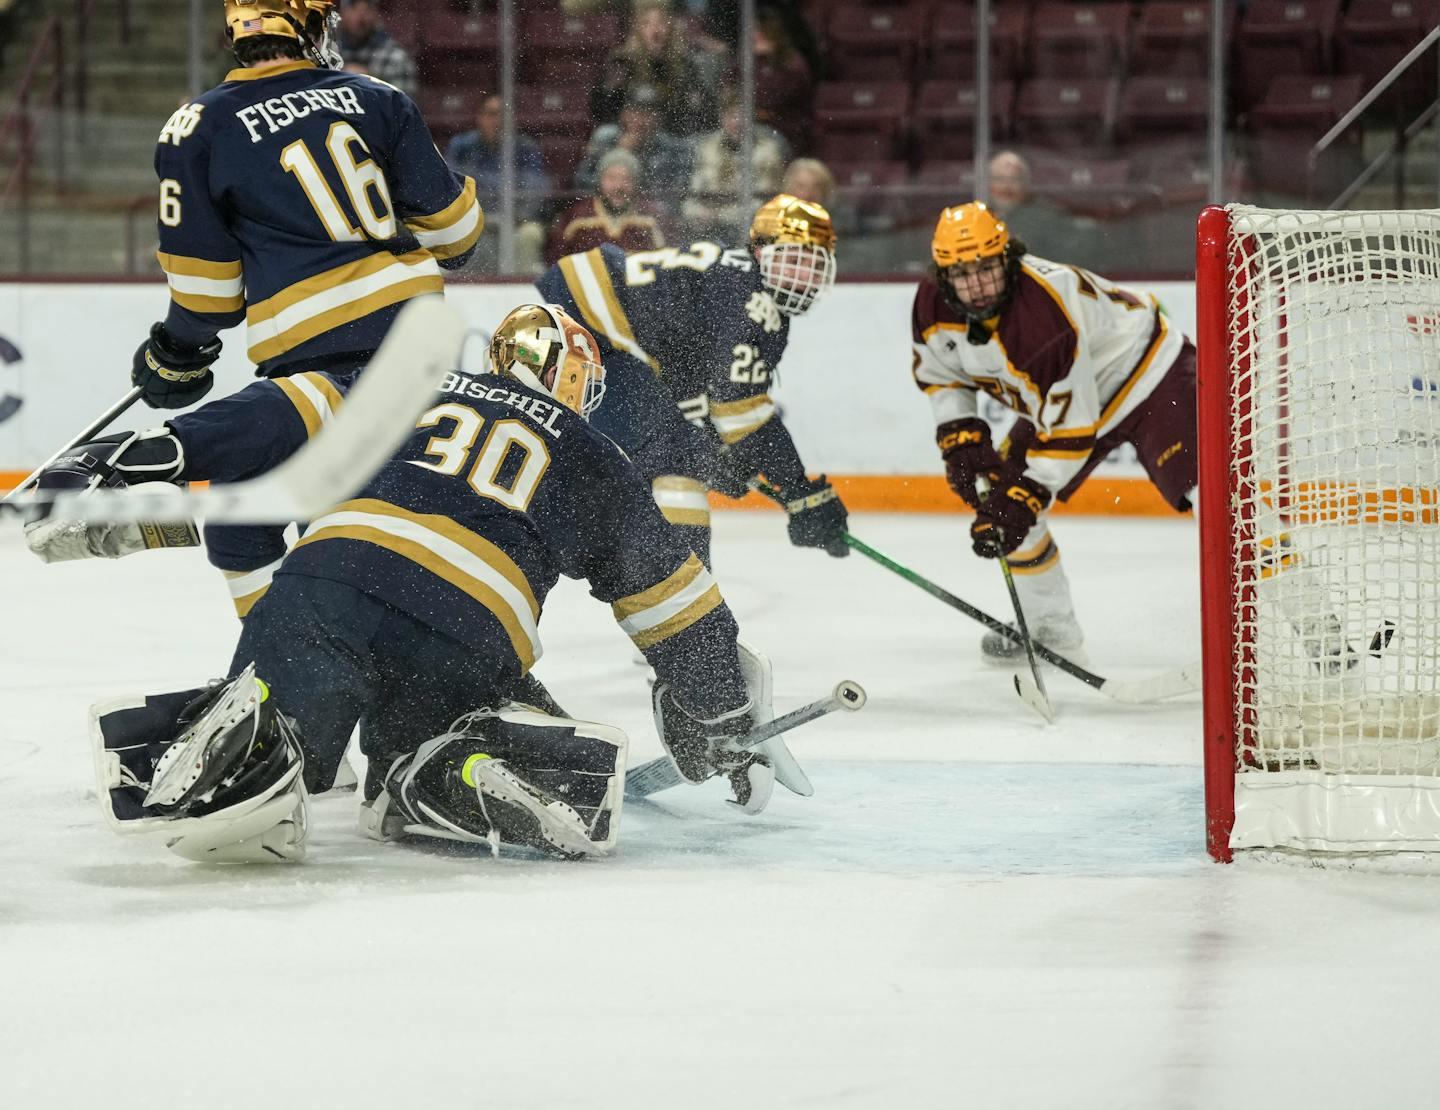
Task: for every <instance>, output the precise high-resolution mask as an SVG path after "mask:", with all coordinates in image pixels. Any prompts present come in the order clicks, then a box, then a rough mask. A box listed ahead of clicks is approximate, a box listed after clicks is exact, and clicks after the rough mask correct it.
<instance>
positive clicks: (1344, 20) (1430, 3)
mask: <svg viewBox="0 0 1440 1110" xmlns="http://www.w3.org/2000/svg"><path fill="white" fill-rule="evenodd" d="M1436 23H1440V0H1351V3H1350V7H1349V8H1347V9H1346V11H1345V14H1344V15H1343V16H1342V17H1341V19H1340V30H1339V32H1338V33H1337V34H1336V36H1335V68H1336V69H1337V70H1339V71H1340V72H1342V73H1355V74H1359V75H1360V77H1361V78H1363V79H1364V84H1365V87H1366V89H1370V88H1373V87H1374V86H1375V85H1376V84H1377V83H1378V82H1379V81H1380V79H1381V78H1382V77H1384V76H1385V75H1386V74H1387V73H1389V72H1390V70H1392V69H1393V68H1394V67H1395V64H1396V63H1397V62H1399V61H1400V59H1401V58H1403V57H1405V55H1406V54H1408V53H1409V52H1410V50H1411V49H1412V48H1413V47H1415V46H1416V45H1417V44H1418V43H1419V42H1420V40H1421V39H1423V38H1424V37H1425V36H1426V34H1428V33H1429V31H1430V29H1431V28H1432V27H1434V26H1435V25H1436ZM1435 80H1436V78H1435V55H1434V53H1433V51H1432V52H1429V53H1427V54H1426V56H1425V57H1422V58H1421V59H1420V60H1419V61H1417V62H1415V63H1414V64H1412V65H1411V66H1410V68H1409V69H1408V70H1407V71H1406V72H1405V74H1404V75H1403V76H1402V77H1401V78H1400V79H1399V80H1398V81H1396V83H1395V84H1394V85H1392V86H1391V87H1390V88H1389V89H1388V90H1386V92H1385V93H1383V94H1382V96H1381V103H1383V104H1384V105H1386V106H1387V107H1389V108H1404V109H1406V111H1407V114H1411V113H1413V112H1414V111H1415V110H1416V109H1418V108H1419V107H1421V106H1422V105H1424V104H1428V103H1429V102H1430V101H1431V100H1433V99H1435Z"/></svg>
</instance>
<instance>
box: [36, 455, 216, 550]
mask: <svg viewBox="0 0 1440 1110" xmlns="http://www.w3.org/2000/svg"><path fill="white" fill-rule="evenodd" d="M184 466H185V454H184V450H183V448H182V447H181V446H180V441H179V440H178V439H176V438H175V437H174V436H173V435H171V434H170V430H169V429H168V428H153V429H151V430H150V431H148V432H121V433H119V434H117V435H109V436H102V437H101V438H100V439H97V440H94V441H92V442H90V443H82V444H81V445H80V446H78V447H76V448H74V449H73V450H71V451H68V452H66V453H65V454H64V455H62V456H60V458H58V459H56V460H55V461H54V462H53V463H51V464H50V465H49V466H47V467H46V468H45V469H44V470H43V471H41V473H40V477H39V479H38V480H37V481H36V484H35V487H36V489H37V490H39V491H40V493H41V495H42V496H43V495H46V494H55V493H59V492H61V491H66V490H71V491H73V490H81V491H88V490H93V489H98V488H102V487H103V488H106V489H124V488H125V487H127V486H131V485H135V484H138V483H140V482H169V481H173V480H174V479H175V478H176V476H178V475H179V474H180V472H181V471H182V470H183V469H184ZM25 543H26V545H27V546H28V547H29V548H30V550H31V551H33V552H34V553H35V554H36V555H37V556H39V558H40V560H41V562H45V563H61V562H68V561H70V560H72V559H118V558H120V557H121V556H123V555H131V554H134V553H135V552H137V551H148V550H152V549H154V548H159V547H196V546H198V545H199V543H200V534H199V533H198V532H197V531H196V530H195V525H194V524H192V523H189V522H186V523H184V524H86V523H84V522H82V521H74V520H61V519H58V518H55V517H54V516H53V515H52V513H51V510H50V508H49V506H47V505H43V504H42V505H40V506H38V507H37V508H36V510H35V512H34V513H33V514H32V516H31V517H30V519H29V520H28V521H27V522H26V524H25Z"/></svg>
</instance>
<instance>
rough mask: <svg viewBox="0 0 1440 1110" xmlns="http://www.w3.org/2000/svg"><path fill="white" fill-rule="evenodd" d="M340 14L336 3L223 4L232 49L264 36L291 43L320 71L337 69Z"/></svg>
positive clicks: (237, 0) (236, 0) (230, 0)
mask: <svg viewBox="0 0 1440 1110" xmlns="http://www.w3.org/2000/svg"><path fill="white" fill-rule="evenodd" d="M339 27H340V13H339V11H338V10H337V4H336V0H225V33H226V36H227V37H228V38H229V40H230V44H231V45H232V46H233V45H234V44H235V43H237V42H241V41H242V40H244V39H249V38H258V37H260V36H266V37H269V38H281V39H291V40H293V41H295V42H298V43H300V45H301V46H302V47H303V48H304V50H305V56H306V57H307V58H309V59H310V61H312V62H314V63H315V64H316V65H317V66H319V67H320V68H321V69H340V68H342V67H343V66H344V65H345V60H344V59H343V58H342V57H341V56H340V48H339V47H338V46H337V45H336V37H337V32H338V30H339Z"/></svg>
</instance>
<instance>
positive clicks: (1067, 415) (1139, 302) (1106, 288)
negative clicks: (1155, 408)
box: [911, 255, 1185, 493]
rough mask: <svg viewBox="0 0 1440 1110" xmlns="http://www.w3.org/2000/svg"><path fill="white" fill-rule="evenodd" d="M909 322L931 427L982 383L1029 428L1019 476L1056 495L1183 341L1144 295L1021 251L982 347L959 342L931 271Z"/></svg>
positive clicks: (965, 408) (967, 405)
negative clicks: (1013, 284) (1010, 289)
mask: <svg viewBox="0 0 1440 1110" xmlns="http://www.w3.org/2000/svg"><path fill="white" fill-rule="evenodd" d="M912 326H913V334H912V336H911V338H912V354H913V365H912V370H913V373H914V377H915V382H916V384H917V385H918V386H919V387H920V388H921V389H922V390H923V391H924V392H925V394H926V395H927V396H928V397H929V398H930V404H931V408H932V410H933V412H934V416H935V423H936V425H940V424H944V423H946V422H948V421H951V420H962V419H967V418H970V417H975V416H978V415H979V404H978V399H977V397H976V391H977V390H983V391H984V392H986V393H988V394H990V396H992V397H994V398H995V399H996V400H997V401H1000V402H1001V403H1002V404H1004V405H1006V406H1008V407H1009V408H1012V409H1014V410H1015V411H1016V412H1018V413H1020V415H1021V416H1023V417H1025V418H1026V419H1028V420H1029V421H1030V422H1031V423H1033V424H1034V425H1035V429H1036V433H1037V435H1036V442H1035V444H1034V445H1033V446H1032V447H1031V448H1030V450H1029V452H1028V453H1027V455H1026V458H1025V473H1026V474H1027V475H1029V476H1030V477H1031V478H1033V479H1034V480H1035V481H1037V482H1039V483H1040V484H1041V485H1043V486H1045V487H1046V488H1047V489H1049V490H1051V491H1052V492H1055V493H1058V492H1059V491H1060V490H1062V489H1064V487H1065V486H1066V485H1067V484H1068V483H1069V481H1070V480H1071V479H1072V478H1073V477H1074V476H1075V475H1076V474H1077V473H1079V471H1080V469H1081V467H1083V466H1084V464H1085V462H1086V460H1088V459H1089V458H1090V454H1091V452H1092V451H1093V450H1094V448H1095V442H1096V440H1098V439H1099V438H1101V437H1102V436H1104V435H1105V434H1106V433H1107V432H1109V431H1111V430H1112V429H1113V428H1114V427H1115V426H1116V425H1118V424H1119V423H1120V422H1121V421H1122V420H1124V419H1125V417H1127V416H1129V415H1130V413H1132V412H1133V411H1134V410H1135V409H1136V408H1137V407H1139V405H1140V404H1141V403H1142V402H1144V401H1145V399H1146V398H1148V397H1149V396H1150V394H1151V393H1152V392H1154V390H1155V387H1156V386H1157V385H1158V384H1159V383H1160V381H1161V379H1162V378H1164V376H1165V374H1166V372H1167V371H1168V370H1169V369H1170V366H1171V364H1172V363H1173V362H1174V361H1175V359H1176V358H1177V357H1178V356H1179V355H1180V353H1181V351H1182V349H1183V347H1184V342H1185V340H1184V336H1183V335H1182V334H1181V332H1180V331H1179V329H1177V328H1176V327H1174V326H1173V325H1172V324H1171V323H1170V322H1169V321H1168V320H1166V318H1165V314H1164V313H1163V312H1162V311H1161V310H1160V306H1159V303H1158V302H1157V301H1156V300H1155V298H1154V297H1148V298H1145V297H1141V296H1139V295H1138V294H1136V293H1134V292H1132V291H1130V290H1128V289H1125V288H1123V287H1121V286H1118V285H1112V284H1109V283H1107V282H1105V281H1104V280H1103V279H1101V278H1098V277H1096V276H1095V275H1094V274H1092V273H1090V272H1089V271H1087V270H1083V269H1081V268H1080V267H1078V266H1064V265H1061V264H1059V263H1056V262H1048V261H1046V260H1045V259H1043V258H1035V257H1033V256H1030V255H1026V256H1025V257H1024V258H1023V259H1022V260H1021V266H1020V275H1019V278H1018V287H1017V289H1016V291H1015V295H1014V297H1013V298H1012V299H1011V301H1010V303H1009V304H1008V305H1007V306H1006V308H1005V310H1004V311H1003V312H1002V313H1001V314H1000V317H999V326H998V327H994V322H993V321H992V322H990V324H989V326H990V327H992V328H993V330H992V333H991V337H990V341H989V342H988V343H985V344H983V345H975V344H972V343H971V342H969V339H968V337H967V335H966V331H967V325H966V323H965V322H964V320H962V319H961V318H960V317H959V316H958V315H956V313H955V312H954V310H953V309H951V308H950V306H949V305H948V304H946V303H945V300H944V298H943V297H942V296H941V295H940V289H939V287H938V286H937V285H936V284H935V281H934V279H932V278H926V279H925V280H924V281H922V282H921V283H920V287H919V289H918V290H917V291H916V293H915V307H914V314H913V318H912Z"/></svg>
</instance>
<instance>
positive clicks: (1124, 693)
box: [1042, 653, 1200, 705]
mask: <svg viewBox="0 0 1440 1110" xmlns="http://www.w3.org/2000/svg"><path fill="white" fill-rule="evenodd" d="M1042 654H1043V653H1042ZM1095 689H1097V690H1099V691H1100V692H1101V693H1102V694H1104V695H1105V696H1106V697H1107V698H1110V699H1111V700H1112V701H1118V702H1120V703H1122V704H1124V705H1149V704H1150V703H1151V702H1157V701H1165V700H1166V699H1168V698H1178V697H1179V696H1180V695H1181V694H1192V693H1194V692H1195V691H1196V690H1198V689H1200V663H1199V662H1198V661H1196V662H1194V663H1187V664H1185V666H1183V667H1176V668H1175V669H1174V670H1173V671H1161V672H1160V673H1159V674H1153V675H1150V676H1149V677H1148V678H1131V679H1124V678H1107V679H1104V680H1103V681H1102V682H1101V683H1100V685H1099V686H1097V687H1095Z"/></svg>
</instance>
